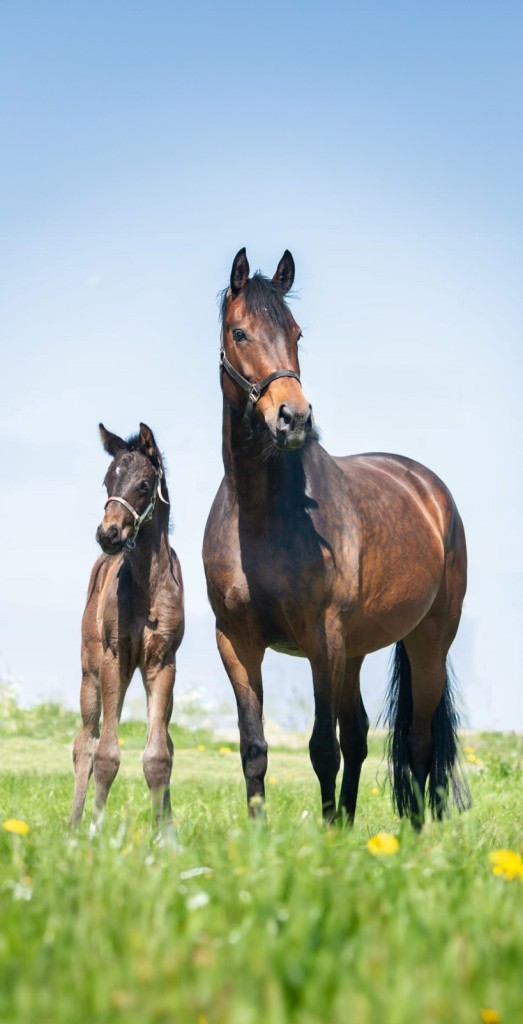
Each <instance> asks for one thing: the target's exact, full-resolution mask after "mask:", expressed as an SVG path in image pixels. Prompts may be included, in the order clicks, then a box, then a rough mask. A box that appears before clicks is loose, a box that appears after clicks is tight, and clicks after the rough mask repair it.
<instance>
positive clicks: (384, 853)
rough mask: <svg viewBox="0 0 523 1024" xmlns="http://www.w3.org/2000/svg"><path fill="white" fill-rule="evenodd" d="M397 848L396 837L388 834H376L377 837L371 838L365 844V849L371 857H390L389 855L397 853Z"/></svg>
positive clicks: (398, 845) (398, 846)
mask: <svg viewBox="0 0 523 1024" xmlns="http://www.w3.org/2000/svg"><path fill="white" fill-rule="evenodd" d="M399 848H400V844H399V843H398V840H397V839H396V836H392V835H391V834H390V832H378V833H377V835H375V836H371V837H370V839H369V841H368V843H367V849H368V851H369V853H372V856H373V857H390V856H391V854H393V853H397V852H398V850H399Z"/></svg>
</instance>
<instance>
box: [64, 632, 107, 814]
mask: <svg viewBox="0 0 523 1024" xmlns="http://www.w3.org/2000/svg"><path fill="white" fill-rule="evenodd" d="M99 647H100V651H98V648H99ZM100 655H101V645H100V644H98V643H97V644H96V645H95V650H94V651H93V650H90V649H89V646H86V647H85V648H84V649H83V650H82V670H83V671H82V685H81V689H80V712H81V715H82V728H81V729H80V732H79V733H78V735H77V736H76V737H75V741H74V744H73V764H74V773H75V786H74V797H73V806H72V809H71V818H70V822H69V824H70V826H71V827H74V826H75V825H78V824H79V822H80V821H81V819H82V815H83V812H84V806H85V798H86V795H87V787H88V785H89V779H90V778H91V774H92V770H93V760H94V755H95V751H96V745H97V743H98V737H99V735H100V708H101V706H100V683H99V679H98V666H99V663H100Z"/></svg>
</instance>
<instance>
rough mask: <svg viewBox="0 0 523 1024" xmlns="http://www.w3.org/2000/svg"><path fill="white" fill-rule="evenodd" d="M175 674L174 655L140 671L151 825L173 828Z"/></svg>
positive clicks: (145, 771) (145, 766)
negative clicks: (144, 699)
mask: <svg viewBox="0 0 523 1024" xmlns="http://www.w3.org/2000/svg"><path fill="white" fill-rule="evenodd" d="M175 674H176V668H175V660H174V654H172V655H170V661H169V663H168V664H166V665H162V666H160V667H159V666H158V665H154V666H153V665H151V664H149V665H146V667H145V668H144V670H143V679H144V685H145V689H146V693H147V715H148V719H149V729H148V733H147V745H146V747H145V750H144V752H143V755H142V763H143V772H144V775H145V779H146V782H147V785H148V786H149V790H150V793H151V806H152V816H153V825H154V826H156V827H159V826H160V825H162V824H163V825H165V827H166V828H167V829H169V828H170V826H171V825H172V813H171V795H170V782H171V770H172V763H173V742H172V739H171V737H170V735H169V722H170V720H171V715H172V710H173V687H174V679H175Z"/></svg>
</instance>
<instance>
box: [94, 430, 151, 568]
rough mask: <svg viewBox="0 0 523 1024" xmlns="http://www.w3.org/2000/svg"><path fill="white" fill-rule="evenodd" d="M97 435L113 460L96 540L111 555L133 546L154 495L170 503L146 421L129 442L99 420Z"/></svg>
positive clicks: (148, 519) (107, 478) (145, 521)
mask: <svg viewBox="0 0 523 1024" xmlns="http://www.w3.org/2000/svg"><path fill="white" fill-rule="evenodd" d="M100 437H101V439H102V444H103V446H104V448H105V451H106V452H107V453H108V455H111V456H112V462H111V465H110V466H109V469H108V470H107V473H106V476H105V480H104V484H105V486H106V488H107V495H108V497H107V502H106V504H105V510H104V517H103V519H102V522H101V523H100V525H99V527H98V529H97V531H96V540H97V541H98V543H99V545H100V547H101V548H102V551H104V552H105V553H106V554H107V555H114V554H116V553H117V552H119V551H122V550H123V549H124V548H127V549H128V550H129V549H132V548H134V547H135V544H136V538H137V536H138V532H139V530H140V528H141V526H142V524H144V523H147V522H149V521H150V520H151V519H152V518H153V515H154V511H155V507H156V501H157V498H159V499H160V500H161V501H162V502H163V503H164V504H165V505H168V504H169V502H168V500H167V497H166V496H164V494H163V493H162V480H163V477H164V470H163V462H162V457H161V454H160V451H159V449H158V447H157V445H156V441H155V440H154V435H153V432H152V430H151V429H150V428H149V427H148V426H146V424H145V423H140V432H139V434H137V435H136V436H135V437H132V438H130V439H129V440H128V441H124V440H123V438H121V437H118V435H117V434H111V433H110V431H108V430H106V429H105V427H104V425H103V423H100ZM164 491H165V484H164Z"/></svg>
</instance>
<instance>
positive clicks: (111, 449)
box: [98, 423, 127, 459]
mask: <svg viewBox="0 0 523 1024" xmlns="http://www.w3.org/2000/svg"><path fill="white" fill-rule="evenodd" d="M98 429H99V431H100V437H101V439H102V444H103V446H104V448H105V450H106V452H107V454H108V455H112V456H113V459H114V457H115V455H117V454H118V452H122V451H123V450H124V449H125V448H127V444H126V442H125V441H124V440H123V438H121V437H118V434H111V431H110V430H106V429H105V427H104V425H103V423H99V424H98Z"/></svg>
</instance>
